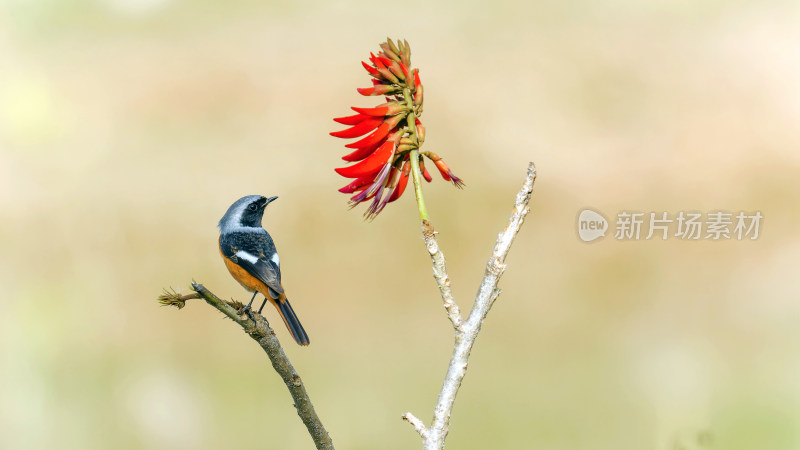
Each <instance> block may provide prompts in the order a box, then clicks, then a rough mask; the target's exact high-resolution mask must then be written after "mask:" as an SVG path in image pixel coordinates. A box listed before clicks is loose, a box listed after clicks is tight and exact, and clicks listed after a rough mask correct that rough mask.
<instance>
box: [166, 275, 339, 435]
mask: <svg viewBox="0 0 800 450" xmlns="http://www.w3.org/2000/svg"><path fill="white" fill-rule="evenodd" d="M192 289H193V290H194V292H193V293H190V294H186V295H180V294H178V293H176V292H175V291H171V290H165V291H164V293H163V294H162V295H161V296H159V302H160V303H161V304H162V305H173V306H176V307H178V308H183V306H184V304H185V302H186V300H190V299H194V298H203V299H204V300H205V301H206V302H207V303H208V304H209V305H211V306H213V307H214V308H216V309H217V310H219V311H221V312H222V313H223V314H225V315H226V316H228V318H230V319H231V320H233V321H234V322H236V323H237V324H239V325H240V326H241V327H242V328H243V329H244V331H245V332H246V333H247V334H248V335H249V336H250V337H251V338H253V339H254V340H255V341H256V342H258V345H260V346H261V348H262V349H264V352H266V353H267V356H269V360H270V361H271V362H272V367H273V368H274V369H275V371H276V372H278V375H280V376H281V379H283V382H284V384H286V387H287V388H288V389H289V393H290V394H291V395H292V399H293V400H294V407H295V408H296V409H297V415H298V416H300V419H301V420H302V421H303V423H304V424H305V425H306V428H307V429H308V432H309V434H310V435H311V438H312V439H313V440H314V444H315V445H316V447H317V448H318V449H333V441H331V437H330V435H328V432H327V431H326V430H325V427H324V426H323V425H322V422H321V421H320V419H319V417H318V416H317V413H316V411H314V405H313V404H312V403H311V399H310V398H309V397H308V392H306V388H305V386H304V385H303V380H301V379H300V375H298V374H297V371H295V370H294V366H292V363H291V361H289V358H288V357H287V356H286V353H285V352H284V351H283V348H282V347H281V343H280V341H278V337H277V336H275V332H274V331H273V330H272V328H270V326H269V322H267V319H265V318H264V317H263V316H261V315H260V314H257V313H253V318H254V319H255V321H253V320H252V319H250V318H249V317H247V316H246V315H245V314H243V313H242V308H243V307H244V305H243V304H241V303H239V302H237V301H230V302H228V301H225V300H222V299H220V298H219V297H217V296H216V295H214V294H213V293H212V292H211V291H209V290H208V289H206V288H205V286H203V285H202V284H199V283H195V282H192Z"/></svg>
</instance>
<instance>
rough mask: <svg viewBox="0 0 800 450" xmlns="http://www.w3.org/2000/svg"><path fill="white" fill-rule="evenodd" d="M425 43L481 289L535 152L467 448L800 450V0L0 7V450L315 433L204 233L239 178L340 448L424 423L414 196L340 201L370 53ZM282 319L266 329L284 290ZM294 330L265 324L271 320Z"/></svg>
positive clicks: (428, 378) (482, 354) (16, 0)
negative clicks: (645, 217) (749, 228)
mask: <svg viewBox="0 0 800 450" xmlns="http://www.w3.org/2000/svg"><path fill="white" fill-rule="evenodd" d="M387 35H388V36H392V37H406V38H407V39H408V40H409V41H410V43H411V45H412V48H413V58H412V62H413V63H414V65H415V66H417V67H419V68H420V71H421V77H422V80H423V82H424V84H425V88H426V91H425V93H426V107H425V114H424V116H423V120H424V122H425V124H426V126H427V129H428V139H427V142H426V148H427V149H429V150H432V151H435V152H437V153H439V154H441V155H443V156H444V157H445V159H446V161H447V162H448V164H449V165H450V166H451V167H452V168H453V170H454V171H455V172H456V174H458V175H459V176H461V177H462V178H464V180H465V181H466V182H467V189H465V190H464V191H463V192H459V191H457V190H455V189H454V188H453V187H452V186H450V185H448V184H447V183H445V182H443V181H442V180H441V179H439V178H438V176H436V178H437V179H436V180H435V181H434V182H433V183H431V184H429V185H426V186H425V193H426V199H427V201H428V205H429V208H430V210H431V214H432V217H433V220H434V223H435V225H436V226H437V229H438V230H439V231H440V235H439V236H440V239H441V245H442V247H443V249H444V250H445V252H446V255H447V257H448V263H449V270H450V275H451V278H452V280H453V286H454V289H455V293H456V295H457V297H458V300H459V302H460V303H461V305H462V308H467V305H468V304H470V303H471V301H472V296H473V295H474V293H475V292H476V289H477V286H478V283H479V279H480V277H481V276H482V273H483V267H484V264H485V261H486V258H487V257H488V255H489V253H490V251H491V249H492V247H493V245H494V239H495V237H496V233H497V232H498V231H499V230H500V229H501V228H502V226H503V225H504V223H505V221H506V220H507V215H508V213H509V212H510V207H511V204H512V201H513V195H514V193H515V192H516V190H517V189H518V188H519V184H520V183H521V181H522V177H523V175H524V170H525V165H526V163H527V161H529V160H534V161H535V162H536V163H537V166H538V168H539V174H540V175H539V181H538V184H537V188H536V193H535V198H534V208H533V212H532V214H531V216H529V219H528V221H527V223H526V225H525V227H524V228H523V230H522V232H521V233H520V235H519V237H518V239H517V241H516V243H515V246H514V247H513V248H512V251H511V254H510V256H509V258H508V260H507V263H508V269H507V271H506V274H505V276H504V278H503V280H502V282H501V287H502V288H503V295H502V296H501V298H500V300H499V301H498V303H497V304H496V306H495V308H494V309H493V310H492V312H491V314H490V316H489V318H488V320H487V321H486V323H485V326H484V328H483V332H482V334H481V336H480V338H479V340H478V342H477V345H476V347H475V350H474V352H473V356H472V360H471V364H470V370H469V373H468V375H467V378H466V380H465V384H464V385H463V388H462V391H461V393H460V396H459V398H458V401H457V403H456V407H455V412H454V416H453V421H452V427H451V432H450V436H449V439H448V444H449V447H451V448H454V449H456V448H469V449H479V448H502V449H527V448H530V449H537V448H542V449H544V448H546V449H570V450H577V449H581V450H583V449H615V450H620V449H631V450H642V449H671V450H672V449H678V448H681V449H702V448H719V449H733V450H736V449H743V450H744V449H756V448H758V449H796V448H800V381H798V380H800V378H798V377H800V326H798V321H800V302H799V301H798V300H800V298H798V297H799V296H798V292H799V291H800V281H798V279H799V278H798V263H797V258H798V256H800V231H798V222H800V213H798V209H799V208H798V207H799V206H800V202H798V194H799V193H800V179H799V178H798V173H800V172H798V169H800V151H798V146H799V145H800V137H799V136H800V132H799V130H798V125H800V82H799V81H798V80H800V44H798V43H799V42H800V10H799V7H798V4H797V2H795V1H788V0H787V1H764V2H733V1H709V2H688V1H654V2H632V1H620V0H608V1H601V2H590V1H582V2H569V3H565V2H557V1H549V2H536V3H534V2H506V3H502V4H496V5H491V6H490V5H489V4H488V3H484V2H474V1H466V2H457V3H456V2H453V3H434V2H422V1H416V0H412V1H410V2H408V1H406V2H397V3H393V4H388V3H378V2H368V3H367V2H364V3H355V2H350V1H347V0H339V1H329V2H323V1H319V2H312V1H303V2H288V1H272V2H261V1H252V0H250V1H240V2H216V1H212V0H203V1H187V0H94V1H90V0H6V1H4V2H2V4H1V5H0V248H1V249H2V253H0V255H2V256H1V257H0V266H2V268H1V269H0V283H1V284H2V286H3V298H2V300H0V447H2V448H8V449H44V448H70V449H108V448H119V449H140V448H147V449H211V448H242V449H251V448H252V449H255V448H278V449H305V448H310V446H311V441H310V439H309V438H308V436H307V435H306V432H305V430H304V428H303V426H302V424H301V422H300V421H299V420H298V418H297V417H296V415H295V413H294V409H293V407H292V405H291V401H290V397H289V396H288V394H287V392H286V391H285V387H284V386H283V385H282V383H281V382H280V380H279V379H278V377H277V375H276V374H275V373H274V372H273V371H272V369H271V367H270V366H269V364H268V361H267V359H266V358H265V356H264V355H263V353H262V352H261V350H260V349H259V348H258V347H257V346H256V345H255V344H254V343H253V342H252V341H250V340H249V339H247V338H246V337H245V336H244V335H243V334H242V332H241V330H239V329H238V328H237V327H235V326H233V325H232V324H230V323H229V322H227V321H225V320H223V319H222V316H221V314H219V313H217V312H216V311H214V310H212V309H211V308H209V307H208V306H206V305H204V304H201V303H196V302H195V303H194V304H192V303H190V304H189V305H188V306H187V307H186V308H185V309H183V310H181V311H178V310H175V309H171V308H169V309H168V308H162V307H159V306H158V304H157V302H156V300H155V298H156V296H157V295H158V294H159V293H160V291H161V289H162V288H163V287H169V286H172V287H174V288H178V289H186V287H187V286H188V284H189V282H190V280H192V279H196V280H198V281H200V282H202V283H204V284H205V285H206V286H208V287H209V288H210V289H212V290H213V291H214V292H216V293H217V294H219V295H220V296H223V297H226V298H236V299H239V300H246V299H247V296H248V295H247V294H246V293H245V292H244V291H243V290H242V289H241V288H240V287H239V286H238V285H237V284H236V283H235V282H234V281H233V280H232V279H231V278H230V277H229V275H228V274H227V271H226V270H225V268H224V266H223V264H222V262H221V261H220V260H219V255H218V252H217V249H216V239H217V230H216V228H215V225H216V222H217V220H219V218H220V217H221V215H222V214H223V213H224V211H225V209H226V208H227V207H228V205H229V204H230V203H231V202H233V201H234V200H235V199H237V198H239V197H240V196H242V195H245V194H252V193H263V194H270V195H279V196H280V200H279V201H277V202H276V203H274V204H272V205H271V206H270V208H269V211H268V214H267V218H266V220H265V226H266V227H267V228H268V229H269V230H270V232H271V233H272V235H273V236H274V238H275V240H276V242H277V244H278V248H279V249H280V251H281V260H282V266H283V271H284V274H283V275H284V282H285V285H286V286H287V290H288V291H289V292H290V297H291V299H292V302H293V305H294V307H295V309H296V311H297V313H298V315H299V316H300V318H301V319H302V321H303V324H304V325H305V327H306V329H307V330H308V332H309V334H310V336H311V340H312V342H313V343H312V345H311V346H310V347H309V348H299V347H297V346H295V345H294V344H293V343H292V342H291V339H290V338H288V335H287V333H286V332H285V330H284V329H283V327H281V326H278V330H277V331H278V335H279V337H280V338H281V339H282V340H283V341H284V342H285V343H286V345H287V351H288V353H289V355H290V357H291V358H292V360H293V362H294V363H295V365H296V367H297V369H298V370H299V371H300V373H301V375H302V376H303V377H304V379H305V381H306V383H307V386H308V389H309V391H310V393H311V395H312V398H313V401H314V403H315V405H316V407H317V410H318V412H319V413H320V415H321V417H322V418H323V420H324V421H325V424H326V425H327V427H328V429H329V430H330V432H331V434H332V436H333V438H334V441H335V443H336V444H337V447H338V448H342V449H377V448H380V449H407V448H417V447H418V446H419V440H418V437H417V436H416V434H415V433H414V432H413V431H412V429H411V427H410V426H408V425H407V424H405V423H403V422H402V421H401V420H400V414H402V413H403V412H405V411H412V412H414V413H415V414H417V415H418V416H419V417H421V418H423V419H424V420H425V421H426V422H427V421H429V420H430V414H431V411H432V408H433V404H434V402H435V399H436V395H437V393H438V390H439V386H440V383H441V380H442V377H443V375H444V370H445V367H446V363H447V359H448V358H449V354H450V349H451V344H452V336H451V330H450V327H449V324H448V322H447V319H446V318H445V315H444V312H443V309H442V307H441V301H440V300H439V298H438V294H437V291H436V288H435V284H434V281H433V279H432V278H431V269H430V265H429V259H428V257H427V255H426V253H425V250H424V248H423V246H422V243H421V240H420V237H419V230H418V223H417V217H416V212H415V207H414V204H413V199H412V196H411V195H410V194H409V193H407V194H406V195H405V196H404V198H402V199H401V201H400V202H398V203H397V204H393V205H392V206H391V207H389V208H387V210H386V211H385V212H384V213H383V214H382V215H381V216H380V217H379V218H378V219H377V220H375V221H374V222H373V223H366V222H364V221H363V220H362V218H361V216H360V213H361V211H362V210H363V208H359V209H358V210H357V211H350V212H348V211H347V208H346V200H347V197H346V196H344V195H342V194H340V193H338V192H336V189H337V188H339V187H341V186H343V185H344V184H346V182H347V181H346V180H344V179H343V178H341V177H339V176H337V175H336V174H335V173H334V172H333V168H334V167H338V166H340V165H341V160H340V159H339V158H340V156H341V155H343V154H344V152H345V149H344V148H343V144H344V143H345V142H344V141H342V140H339V139H334V138H332V137H330V136H328V132H329V131H333V130H336V129H339V128H341V127H339V126H337V124H335V123H333V122H332V121H331V118H332V117H338V116H342V115H345V114H347V112H348V107H349V106H351V105H355V106H369V105H371V104H374V103H375V100H374V99H367V98H364V97H361V96H359V95H358V94H357V93H356V91H355V88H356V87H363V86H367V85H368V84H369V81H368V77H367V75H366V74H365V73H364V71H363V69H361V67H360V64H359V61H360V60H361V59H365V58H366V57H367V55H368V54H369V52H370V51H376V50H377V48H378V47H377V44H378V43H379V42H381V41H382V40H383V39H385V37H386V36H387ZM584 207H592V208H595V209H597V210H599V211H602V212H604V213H605V214H606V215H607V216H608V217H609V218H611V219H613V218H614V217H615V215H616V213H617V212H618V211H621V210H635V211H644V212H649V211H657V212H660V211H669V212H671V213H673V214H674V213H676V212H677V211H681V210H698V211H702V212H709V211H713V210H717V209H724V210H729V211H733V212H738V211H748V212H752V211H755V210H759V211H761V213H762V214H763V215H764V217H765V219H764V221H763V223H762V226H761V237H760V238H759V239H758V240H756V241H749V240H747V241H741V242H740V241H736V240H727V241H722V242H710V241H701V242H685V241H681V240H678V239H677V238H671V239H669V240H667V241H661V240H651V241H641V242H619V241H616V240H614V239H613V238H612V237H607V238H606V239H604V240H601V241H598V242H594V243H591V244H586V243H583V242H581V241H580V240H579V239H578V237H577V234H576V229H575V219H576V216H577V214H578V211H579V210H581V209H582V208H584ZM268 318H269V319H271V320H272V321H273V323H276V315H275V314H274V311H272V310H269V311H268ZM278 324H279V323H278Z"/></svg>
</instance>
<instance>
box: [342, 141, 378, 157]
mask: <svg viewBox="0 0 800 450" xmlns="http://www.w3.org/2000/svg"><path fill="white" fill-rule="evenodd" d="M383 142H384V141H378V142H376V143H375V144H373V145H370V146H368V147H362V148H359V149H356V151H354V152H353V153H350V154H348V155H344V156H342V159H343V160H345V161H361V160H362V159H364V158H366V157H367V156H369V155H371V154H372V152H374V151H375V150H377V149H378V147H380V146H381V145H383Z"/></svg>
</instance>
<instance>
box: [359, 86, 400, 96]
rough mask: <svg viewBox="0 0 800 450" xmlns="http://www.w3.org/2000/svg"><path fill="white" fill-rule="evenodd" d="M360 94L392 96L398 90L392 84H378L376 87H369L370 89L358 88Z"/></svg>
mask: <svg viewBox="0 0 800 450" xmlns="http://www.w3.org/2000/svg"><path fill="white" fill-rule="evenodd" d="M356 90H357V91H358V93H359V94H361V95H366V96H370V95H385V94H392V93H394V92H395V91H397V88H396V87H394V86H392V85H391V84H376V85H375V86H372V87H368V88H356Z"/></svg>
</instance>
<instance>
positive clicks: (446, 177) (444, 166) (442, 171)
mask: <svg viewBox="0 0 800 450" xmlns="http://www.w3.org/2000/svg"><path fill="white" fill-rule="evenodd" d="M433 163H434V164H436V168H437V169H439V173H440V174H441V175H442V178H444V181H450V175H448V174H447V172H449V171H450V168H449V167H447V164H445V163H444V161H442V160H441V159H439V160H436V161H434V162H433Z"/></svg>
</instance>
